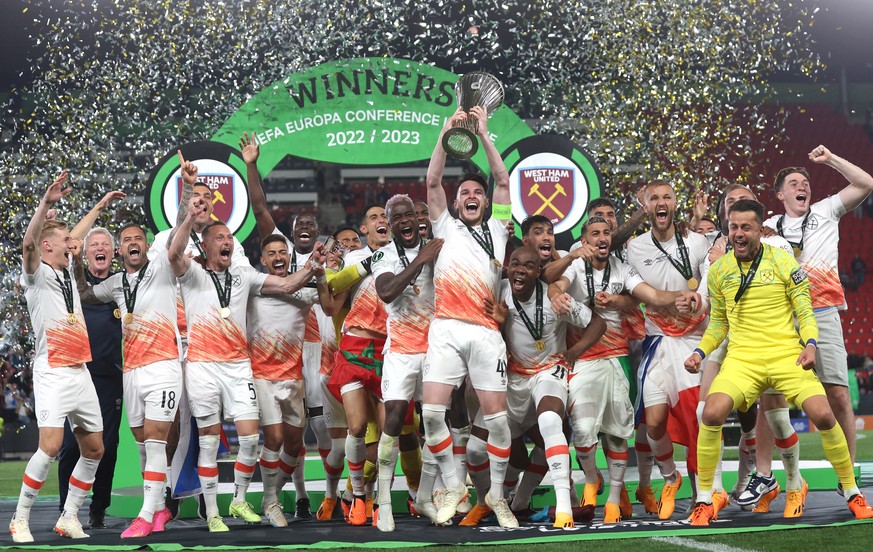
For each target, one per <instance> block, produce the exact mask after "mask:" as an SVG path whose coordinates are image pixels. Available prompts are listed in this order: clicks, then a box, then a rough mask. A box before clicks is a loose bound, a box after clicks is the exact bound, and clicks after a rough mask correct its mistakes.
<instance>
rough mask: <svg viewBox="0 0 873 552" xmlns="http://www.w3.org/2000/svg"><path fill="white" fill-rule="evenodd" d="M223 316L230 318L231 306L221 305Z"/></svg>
mask: <svg viewBox="0 0 873 552" xmlns="http://www.w3.org/2000/svg"><path fill="white" fill-rule="evenodd" d="M221 317H222V318H230V307H221Z"/></svg>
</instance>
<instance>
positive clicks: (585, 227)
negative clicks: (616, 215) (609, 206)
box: [580, 217, 612, 235]
mask: <svg viewBox="0 0 873 552" xmlns="http://www.w3.org/2000/svg"><path fill="white" fill-rule="evenodd" d="M592 224H605V225H607V226H609V228H610V230H612V225H611V224H609V221H608V220H606V219H605V218H603V217H588V220H586V221H585V224H583V225H582V232H581V234H584V233H585V232H587V231H588V227H589V226H590V225H592ZM581 234H580V235H581Z"/></svg>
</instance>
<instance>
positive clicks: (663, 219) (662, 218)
mask: <svg viewBox="0 0 873 552" xmlns="http://www.w3.org/2000/svg"><path fill="white" fill-rule="evenodd" d="M668 217H669V212H668V211H667V209H665V208H664V207H658V209H657V210H656V211H655V221H656V222H657V223H658V224H659V225H663V224H667V223H668V222H669V221H668Z"/></svg>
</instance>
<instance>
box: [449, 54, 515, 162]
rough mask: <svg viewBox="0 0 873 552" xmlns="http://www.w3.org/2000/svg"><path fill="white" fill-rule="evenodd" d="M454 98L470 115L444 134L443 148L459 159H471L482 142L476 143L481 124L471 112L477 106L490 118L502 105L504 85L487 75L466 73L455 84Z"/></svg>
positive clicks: (478, 72)
mask: <svg viewBox="0 0 873 552" xmlns="http://www.w3.org/2000/svg"><path fill="white" fill-rule="evenodd" d="M455 97H456V98H457V100H458V106H460V107H461V109H463V110H464V111H465V112H466V113H467V118H466V119H465V120H464V121H463V123H461V124H460V125H458V126H456V127H452V128H450V129H449V130H447V131H446V132H445V134H443V149H444V150H446V153H447V154H449V155H451V156H452V157H455V158H457V159H469V158H471V157H473V156H474V155H476V152H477V151H478V150H479V141H478V140H476V128H477V127H478V126H479V122H478V121H477V120H476V117H474V116H473V115H471V114H470V109H471V108H472V107H473V106H476V105H479V106H482V107H483V108H484V109H485V112H486V113H488V117H491V115H492V114H493V113H494V112H495V111H496V110H497V108H499V107H500V106H501V105H502V104H503V84H501V83H500V81H499V80H497V78H496V77H494V76H492V75H489V74H488V73H483V72H481V71H476V72H474V73H467V74H466V75H462V76H461V78H460V79H458V82H456V83H455Z"/></svg>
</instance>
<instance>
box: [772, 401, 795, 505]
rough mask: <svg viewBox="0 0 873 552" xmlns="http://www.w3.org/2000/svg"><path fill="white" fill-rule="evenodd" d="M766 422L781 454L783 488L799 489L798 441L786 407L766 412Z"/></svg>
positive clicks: (788, 489)
mask: <svg viewBox="0 0 873 552" xmlns="http://www.w3.org/2000/svg"><path fill="white" fill-rule="evenodd" d="M766 416H767V423H768V424H770V429H772V430H773V437H775V439H776V448H777V449H778V450H779V455H780V456H782V466H783V467H784V468H785V490H786V491H799V490H800V489H801V487H802V486H803V484H802V479H801V477H800V441H799V440H798V438H797V433H796V432H795V431H794V427H793V426H792V425H791V418H790V417H789V416H788V409H787V408H774V409H772V410H768V411H767V413H766Z"/></svg>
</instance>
